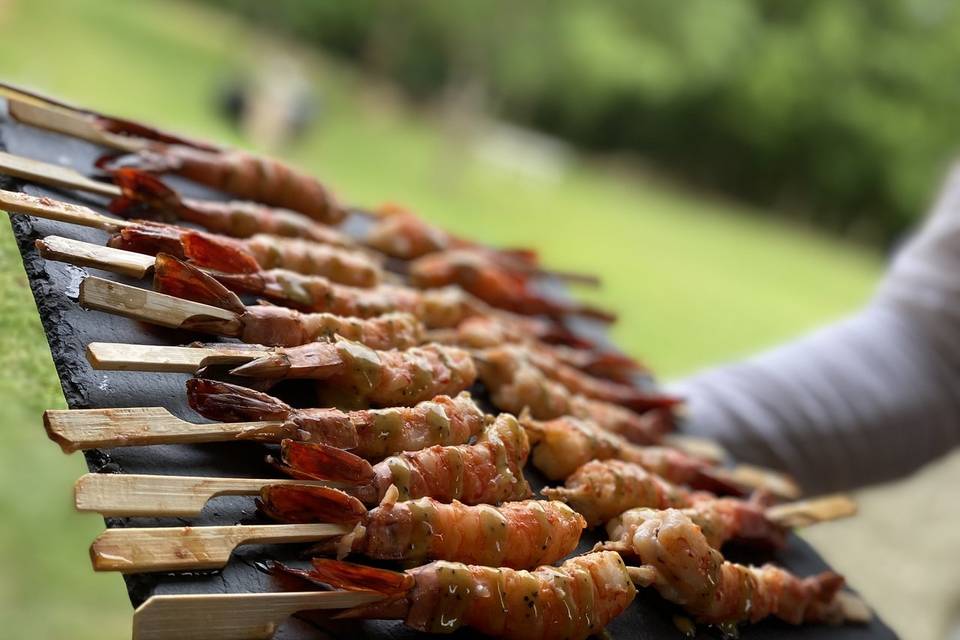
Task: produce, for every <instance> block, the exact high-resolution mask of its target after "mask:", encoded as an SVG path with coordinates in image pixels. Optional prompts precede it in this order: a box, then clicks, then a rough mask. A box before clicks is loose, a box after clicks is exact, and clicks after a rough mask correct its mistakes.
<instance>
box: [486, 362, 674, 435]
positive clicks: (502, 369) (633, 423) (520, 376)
mask: <svg viewBox="0 0 960 640" xmlns="http://www.w3.org/2000/svg"><path fill="white" fill-rule="evenodd" d="M476 360H477V363H478V365H479V373H480V379H481V380H482V381H483V383H484V384H485V385H486V386H487V388H488V389H489V390H490V395H491V398H492V400H493V403H494V404H495V405H497V407H499V408H500V409H501V410H503V411H511V412H513V413H520V412H522V411H523V410H524V409H528V410H529V411H530V415H531V416H533V417H534V418H536V419H538V420H549V419H552V418H558V417H560V416H564V415H573V416H576V417H582V418H589V419H591V420H593V421H594V422H595V423H596V424H597V425H599V426H600V427H602V428H604V429H606V430H608V431H612V432H614V433H617V434H619V435H622V436H624V437H625V438H627V439H628V440H630V441H631V442H635V443H638V444H653V443H656V442H659V441H660V439H661V438H662V437H663V434H664V433H665V432H667V431H669V430H670V429H672V427H673V421H672V420H665V419H664V418H665V417H669V416H670V414H669V413H668V414H664V413H661V412H656V413H654V412H647V414H643V415H641V414H638V413H635V412H633V411H631V410H630V409H627V408H625V407H621V406H618V405H615V404H612V403H609V402H605V401H602V400H594V399H592V398H586V397H584V396H582V395H577V394H574V393H571V392H570V390H569V389H567V388H566V387H565V386H563V384H561V383H560V382H557V381H556V380H553V379H551V378H550V377H549V376H548V375H546V374H545V373H544V372H543V371H541V370H540V369H539V368H537V367H535V366H533V364H531V363H530V362H529V361H528V360H525V359H522V358H515V357H514V355H513V354H511V353H510V351H509V350H508V349H493V350H487V351H485V352H483V353H482V354H481V355H480V356H479V357H477V358H476ZM664 402H668V400H667V397H666V396H665V397H664ZM670 402H672V399H671V400H670ZM648 414H649V415H648Z"/></svg>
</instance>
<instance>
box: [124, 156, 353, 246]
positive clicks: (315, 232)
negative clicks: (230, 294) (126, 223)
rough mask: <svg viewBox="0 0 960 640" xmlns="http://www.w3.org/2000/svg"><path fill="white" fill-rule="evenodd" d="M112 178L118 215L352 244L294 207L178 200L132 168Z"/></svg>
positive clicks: (238, 234)
mask: <svg viewBox="0 0 960 640" xmlns="http://www.w3.org/2000/svg"><path fill="white" fill-rule="evenodd" d="M112 177H113V181H114V182H115V183H116V185H117V186H118V187H120V189H121V191H122V193H123V195H122V196H120V197H118V198H115V199H113V200H112V201H111V202H110V205H109V207H108V208H109V209H110V211H111V212H113V213H115V214H117V215H120V216H122V217H124V218H147V219H151V220H159V221H161V222H177V221H185V222H192V223H194V224H196V225H199V226H201V227H203V228H204V229H206V230H207V231H210V232H212V233H222V234H223V235H226V236H230V237H232V238H250V237H252V236H255V235H258V234H267V235H273V236H284V237H289V238H303V239H305V240H312V241H314V242H319V243H321V244H329V245H333V246H337V247H344V248H357V243H356V241H354V240H353V239H352V238H350V237H349V236H347V235H346V234H344V233H343V232H341V231H339V230H337V229H335V228H333V227H329V226H326V225H323V224H320V223H319V222H316V221H314V220H311V219H310V218H307V217H306V216H304V215H302V214H300V213H296V212H294V211H289V210H287V209H277V208H274V207H269V206H266V205H263V204H259V203H256V202H247V201H242V200H233V201H230V202H220V201H216V200H197V199H194V198H184V197H181V196H180V194H178V193H177V192H176V191H174V190H173V189H172V188H170V187H169V186H167V185H166V184H164V183H163V182H162V181H161V180H160V179H158V178H157V177H156V176H152V175H150V174H149V173H146V172H144V171H139V170H137V169H133V168H121V169H117V170H115V171H113V172H112Z"/></svg>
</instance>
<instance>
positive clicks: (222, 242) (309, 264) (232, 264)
mask: <svg viewBox="0 0 960 640" xmlns="http://www.w3.org/2000/svg"><path fill="white" fill-rule="evenodd" d="M108 244H109V245H110V246H111V247H113V248H115V249H124V250H127V251H134V252H136V253H144V254H148V255H156V254H157V253H160V252H163V253H169V254H171V255H173V256H176V257H178V258H185V259H189V260H190V261H191V262H192V263H194V264H196V265H197V266H200V267H203V268H205V269H212V270H216V271H222V272H224V273H257V272H259V271H261V270H263V269H273V268H283V269H288V270H290V271H295V272H303V273H305V274H306V275H317V276H323V277H326V278H329V279H330V280H333V281H335V282H339V283H341V284H346V285H350V286H356V287H372V286H374V285H376V284H377V283H378V282H379V281H380V277H381V275H382V274H381V269H380V265H379V264H377V263H376V262H375V261H373V260H372V259H371V258H370V257H369V256H367V255H366V254H363V253H360V252H358V251H355V250H352V249H345V248H343V247H336V246H332V245H326V244H320V243H317V242H313V241H311V240H300V239H297V238H279V237H276V236H270V235H264V234H257V235H254V236H252V237H250V238H247V239H244V240H237V239H234V238H227V237H225V236H220V235H216V234H212V233H205V232H202V231H194V230H191V229H183V228H181V227H175V226H173V225H168V224H163V223H159V222H135V223H131V224H129V225H127V226H125V227H124V228H123V229H121V230H120V231H119V233H117V234H115V235H114V236H113V237H112V238H110V240H109V242H108Z"/></svg>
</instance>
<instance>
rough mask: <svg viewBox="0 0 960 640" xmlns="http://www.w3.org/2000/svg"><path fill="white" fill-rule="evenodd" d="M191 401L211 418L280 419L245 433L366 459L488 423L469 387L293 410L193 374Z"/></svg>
mask: <svg viewBox="0 0 960 640" xmlns="http://www.w3.org/2000/svg"><path fill="white" fill-rule="evenodd" d="M187 400H188V402H189V403H190V407H191V408H193V410H194V411H196V412H197V413H199V414H200V415H202V416H203V417H205V418H209V419H211V420H222V421H229V422H236V421H262V420H271V421H282V425H281V426H279V427H270V428H264V429H263V430H259V431H253V432H250V434H249V435H245V436H244V437H252V438H256V439H259V440H267V441H271V442H276V441H280V440H283V439H293V440H304V441H307V442H320V443H323V444H327V445H330V446H335V447H341V448H343V449H350V451H351V452H352V453H353V454H355V455H357V456H360V457H361V458H364V459H366V460H382V459H383V458H385V457H387V456H389V455H393V454H396V453H400V452H401V451H419V450H420V449H425V448H427V447H431V446H434V445H444V446H447V445H458V444H465V443H466V442H468V441H469V440H470V439H471V438H472V437H474V436H476V435H478V434H479V433H480V432H481V431H482V430H483V428H484V425H485V420H484V414H483V412H482V411H481V410H480V409H479V408H478V407H477V405H476V404H475V403H474V402H473V399H472V398H471V397H470V394H469V393H467V392H466V391H464V392H461V393H460V394H459V395H457V396H456V397H454V398H451V397H449V396H443V395H441V396H437V397H435V398H433V399H431V400H425V401H423V402H420V403H418V404H416V405H415V406H412V407H391V408H388V409H368V410H360V411H341V410H339V409H294V408H293V407H291V406H289V405H287V404H286V403H284V402H282V401H281V400H279V399H277V398H274V397H272V396H269V395H267V394H265V393H261V392H259V391H254V390H253V389H248V388H246V387H240V386H237V385H233V384H229V383H226V382H218V381H215V380H207V379H204V378H193V379H191V380H188V381H187Z"/></svg>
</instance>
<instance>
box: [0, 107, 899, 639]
mask: <svg viewBox="0 0 960 640" xmlns="http://www.w3.org/2000/svg"><path fill="white" fill-rule="evenodd" d="M0 107H3V108H2V109H0V148H4V149H5V150H7V151H10V152H11V153H15V154H18V155H23V156H26V157H30V158H35V159H38V160H44V161H47V162H55V163H60V164H64V165H67V166H70V167H73V168H74V169H77V170H79V171H81V172H85V173H88V174H89V173H91V172H92V162H93V160H94V159H95V158H96V157H98V156H99V155H100V153H101V150H100V149H98V148H97V147H94V146H93V145H90V144H87V143H85V142H82V141H78V140H74V139H71V138H66V137H63V136H59V135H56V134H52V133H49V132H45V131H41V130H37V129H34V128H31V127H27V126H24V125H21V124H19V123H17V122H15V121H12V120H11V119H10V118H9V116H7V111H6V108H5V104H4V103H3V102H2V101H0ZM0 186H2V187H3V188H5V189H17V190H21V189H22V190H24V191H26V192H28V193H31V194H34V195H48V196H51V197H54V198H57V199H61V200H67V201H71V202H78V203H81V204H87V205H93V206H98V205H102V204H103V203H104V201H103V200H99V199H97V198H88V197H86V196H82V195H79V194H68V193H64V192H56V191H51V190H46V189H42V188H38V187H35V186H28V185H23V184H22V183H20V182H18V181H15V180H12V179H8V178H6V177H3V176H0ZM177 186H178V187H180V188H181V189H182V190H183V191H185V192H187V193H189V195H199V196H203V195H211V194H209V193H206V194H205V192H204V191H203V190H201V189H198V188H196V187H195V186H193V185H190V184H187V183H177ZM101 210H102V209H101ZM11 220H12V224H13V229H14V233H15V235H16V239H17V242H18V244H19V247H20V251H21V253H22V257H23V263H24V266H25V268H26V272H27V275H28V277H29V280H30V287H31V289H32V290H33V294H34V298H35V300H36V303H37V308H38V311H39V313H40V318H41V320H42V322H43V327H44V329H45V331H46V334H47V340H48V341H49V343H50V350H51V352H52V354H53V359H54V362H55V364H56V368H57V373H58V374H59V376H60V381H61V385H62V387H63V392H64V396H65V397H66V401H67V404H68V405H69V406H70V407H71V408H74V409H86V408H95V407H137V406H144V407H150V406H162V407H165V408H167V409H169V410H170V411H171V412H173V413H174V414H175V415H178V416H180V417H181V418H184V419H188V420H191V421H194V422H202V421H203V420H202V419H201V418H200V417H199V416H197V415H196V414H194V413H193V412H192V411H191V410H190V409H189V408H188V407H187V405H186V402H185V394H184V382H185V381H186V380H187V378H188V376H186V375H180V374H151V373H137V372H101V371H94V370H93V369H92V368H91V367H90V365H89V364H88V363H87V360H86V358H85V356H84V349H85V347H86V345H87V344H88V343H90V342H95V341H106V342H132V343H141V344H186V343H188V342H190V341H191V340H194V339H199V338H200V337H201V336H192V335H187V334H184V333H183V332H177V331H171V330H166V329H160V328H157V327H152V326H149V325H145V324H140V323H137V322H134V321H131V320H127V319H125V318H121V317H117V316H112V315H109V314H105V313H101V312H97V311H87V310H84V309H82V308H81V307H80V306H79V305H78V304H77V302H76V296H77V292H78V287H79V284H80V281H81V280H82V279H83V277H84V276H85V275H87V274H92V275H98V276H101V277H106V278H110V279H113V280H118V281H125V282H129V283H130V284H139V285H140V286H148V285H147V283H138V282H132V281H129V280H125V279H124V278H122V277H119V276H116V275H114V274H109V273H104V272H99V271H97V270H94V269H81V268H77V267H73V266H69V265H66V264H62V263H57V262H48V261H45V260H43V259H42V258H41V257H40V256H39V255H38V254H37V252H36V250H35V248H34V246H33V243H34V240H36V239H37V238H42V237H45V236H47V235H60V236H65V237H69V238H75V239H78V240H84V241H88V242H95V243H102V242H104V241H105V240H106V237H107V236H106V234H105V233H104V232H101V231H98V230H94V229H85V228H82V227H77V226H72V225H65V224H61V223H55V222H50V221H46V220H40V219H36V218H29V217H26V216H21V215H17V216H12V217H11ZM204 339H205V340H208V341H209V340H210V339H209V337H205V338H204ZM38 437H39V434H38ZM50 446H55V445H54V444H53V443H51V444H50ZM268 450H269V447H268V446H265V445H259V444H254V443H227V444H210V445H193V446H190V445H172V446H154V447H130V448H120V449H113V450H110V451H91V452H87V453H86V454H85V455H86V459H87V464H88V466H89V468H90V470H91V471H93V472H104V473H148V474H167V475H196V476H236V477H273V476H276V472H275V471H274V470H273V469H272V468H270V467H269V466H268V465H266V464H265V463H264V454H265V453H266V452H267V451H268ZM528 475H529V477H530V480H531V482H532V484H533V485H534V486H535V488H537V489H539V488H540V487H542V486H543V484H544V483H543V481H542V478H539V477H537V474H536V473H535V472H528ZM67 491H69V487H64V492H67ZM256 521H258V519H257V515H256V512H255V508H254V504H253V499H252V498H246V497H223V498H218V499H216V500H214V501H212V502H211V503H210V504H209V505H208V506H207V508H206V509H205V511H204V512H203V515H202V516H201V517H199V518H197V519H194V520H185V519H180V518H177V519H162V520H161V519H146V518H123V519H115V518H111V519H108V520H107V524H108V525H109V526H120V527H122V526H153V525H165V526H182V525H187V524H190V525H211V524H233V523H250V522H256ZM598 539H599V538H598V537H597V536H596V535H585V536H584V539H583V541H582V543H581V545H580V547H579V549H578V552H583V551H586V550H588V549H589V548H590V547H592V546H593V544H594V543H595V542H597V541H598ZM302 549H303V546H301V545H272V546H261V545H257V546H245V547H240V548H239V549H238V550H237V551H236V552H235V554H234V556H233V558H232V559H231V561H230V564H229V565H228V566H227V567H226V569H224V570H223V571H216V572H203V573H195V574H140V575H131V576H126V577H125V580H126V583H127V588H128V591H129V595H130V600H131V602H132V603H133V605H134V606H137V605H139V604H140V603H141V602H143V601H144V600H145V599H146V598H148V597H149V596H151V595H154V594H173V593H224V592H257V591H270V590H275V588H276V585H275V584H274V583H273V582H272V579H271V578H270V577H269V576H267V575H265V574H264V573H263V572H262V571H260V570H258V568H257V566H256V563H257V562H259V561H263V560H266V559H282V560H290V561H292V562H294V563H297V561H298V554H299V553H300V552H301V551H302ZM752 559H753V560H754V561H757V562H762V561H764V560H766V559H771V560H775V561H776V562H778V563H780V564H782V565H783V566H785V567H787V568H789V569H791V570H793V571H795V572H797V573H799V574H801V575H808V574H813V573H816V572H819V571H822V570H825V569H827V566H826V565H825V563H824V562H823V560H822V559H820V557H819V556H818V555H817V554H816V552H815V551H814V550H813V549H812V548H811V547H809V546H808V545H807V544H806V543H804V542H803V541H801V540H800V539H798V538H797V537H796V536H792V537H791V539H790V544H789V546H788V548H787V549H786V550H785V551H783V552H780V553H778V554H777V555H776V556H775V557H773V558H763V557H760V558H752ZM117 579H118V580H119V579H120V577H119V576H118V577H117ZM675 613H676V610H675V609H673V608H672V607H670V606H669V605H667V604H666V603H665V602H664V601H662V600H661V599H660V598H659V597H658V596H657V595H656V594H655V593H653V592H650V591H645V592H641V593H640V595H639V597H638V598H637V602H636V603H635V604H634V605H633V606H631V607H630V609H629V610H628V611H626V612H625V613H624V614H623V615H621V616H620V617H619V618H618V619H617V620H615V621H614V622H613V623H612V624H611V625H610V626H609V627H608V633H609V635H610V637H611V638H616V639H620V638H636V639H641V640H648V639H649V640H654V639H657V640H661V639H666V638H682V637H683V634H681V633H680V631H678V629H677V628H676V626H675V624H674V622H673V615H674V614H675ZM741 635H742V637H743V638H745V639H747V640H765V639H772V638H784V639H793V640H800V639H807V638H825V639H828V640H867V639H870V640H886V639H890V638H895V637H896V636H895V635H894V634H893V632H892V631H891V630H890V629H889V628H888V627H887V626H886V625H884V624H883V622H882V621H880V620H879V619H877V620H875V621H874V622H873V623H872V624H870V625H869V626H866V627H844V628H827V627H820V626H812V627H799V628H795V627H790V626H789V625H785V624H780V623H777V622H765V623H762V624H759V625H756V626H754V627H750V628H745V629H744V630H743V631H742V634H741ZM276 637H277V638H332V637H337V638H414V637H427V636H420V635H419V634H416V633H414V632H411V631H409V630H408V629H406V628H405V627H403V625H402V624H401V623H399V622H381V621H371V622H366V623H350V624H347V623H337V624H332V623H324V622H321V623H316V624H311V623H308V622H306V621H304V620H291V621H290V622H288V623H287V624H285V625H284V626H283V627H282V628H281V629H280V631H279V632H278V634H277V636H276ZM456 637H461V638H468V637H475V635H474V634H471V633H469V632H466V631H460V632H458V633H457V634H456ZM698 637H719V633H718V632H717V631H714V630H710V629H707V628H701V629H699V630H698Z"/></svg>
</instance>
